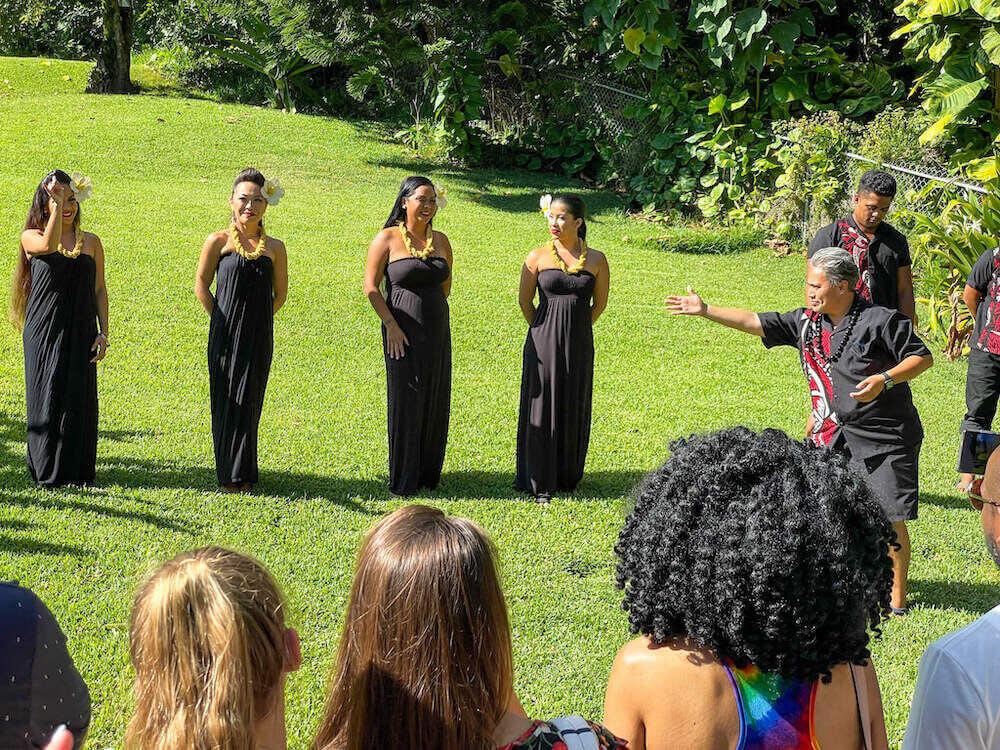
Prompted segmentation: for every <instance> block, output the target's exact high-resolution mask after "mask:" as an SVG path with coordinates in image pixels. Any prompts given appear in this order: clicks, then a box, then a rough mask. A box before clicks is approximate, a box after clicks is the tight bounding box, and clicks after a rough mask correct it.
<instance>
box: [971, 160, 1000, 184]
mask: <svg viewBox="0 0 1000 750" xmlns="http://www.w3.org/2000/svg"><path fill="white" fill-rule="evenodd" d="M997 166H998V165H997V159H996V157H994V156H990V157H987V158H985V159H976V160H975V161H972V162H969V164H967V165H966V172H967V173H968V175H969V177H971V178H972V179H974V180H981V181H983V182H985V181H986V180H995V179H996V178H997V177H998V176H1000V170H998V169H997Z"/></svg>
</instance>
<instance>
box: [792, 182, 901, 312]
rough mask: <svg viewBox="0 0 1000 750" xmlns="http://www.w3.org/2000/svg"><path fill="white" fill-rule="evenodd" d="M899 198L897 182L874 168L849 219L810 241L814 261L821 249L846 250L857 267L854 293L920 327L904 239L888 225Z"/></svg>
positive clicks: (859, 184)
mask: <svg viewBox="0 0 1000 750" xmlns="http://www.w3.org/2000/svg"><path fill="white" fill-rule="evenodd" d="M895 197H896V180H895V179H894V178H893V176H892V175H890V174H889V173H888V172H883V171H881V170H877V169H873V170H870V171H868V172H865V173H864V174H863V175H861V180H860V181H859V182H858V191H857V193H855V194H854V209H853V211H852V212H851V213H850V215H848V216H845V217H844V218H842V219H838V220H837V221H835V222H833V223H832V224H828V225H827V226H825V227H823V228H822V229H820V230H819V231H818V232H817V233H816V236H815V237H813V240H812V242H810V243H809V252H808V256H809V257H810V258H811V257H812V256H813V253H815V252H816V251H817V250H819V249H820V248H824V247H842V248H843V249H844V250H846V251H847V252H849V253H850V254H851V257H852V258H854V263H855V264H856V265H857V267H858V274H859V279H858V285H857V288H856V289H855V291H856V292H857V293H858V294H859V295H860V296H861V297H863V298H864V299H866V300H867V301H869V302H871V303H872V304H875V305H882V307H888V308H889V309H890V310H898V311H899V312H901V313H902V314H903V315H905V316H906V317H908V318H909V319H910V320H912V321H913V324H914V325H916V324H917V317H916V303H915V301H914V297H913V275H912V273H911V272H910V247H909V245H908V244H907V242H906V237H904V236H903V234H902V233H901V232H900V231H899V230H898V229H896V228H895V227H893V226H892V225H891V224H889V222H887V221H885V220H884V219H885V215H886V213H888V211H889V207H890V206H891V205H892V201H893V199H894V198H895Z"/></svg>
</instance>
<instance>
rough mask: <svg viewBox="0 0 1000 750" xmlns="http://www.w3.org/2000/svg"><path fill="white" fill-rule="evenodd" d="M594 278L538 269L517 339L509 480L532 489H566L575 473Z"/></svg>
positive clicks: (590, 379)
mask: <svg viewBox="0 0 1000 750" xmlns="http://www.w3.org/2000/svg"><path fill="white" fill-rule="evenodd" d="M595 282H596V279H595V277H594V275H593V274H591V273H590V272H588V271H580V272H579V273H577V274H568V273H565V272H564V271H562V270H560V269H558V268H547V269H545V270H543V271H540V272H539V274H538V307H537V308H536V310H535V316H534V318H533V319H532V321H531V325H530V326H529V328H528V336H527V340H526V341H525V342H524V365H523V369H522V372H521V409H520V414H519V416H518V421H517V477H516V479H515V482H514V484H515V487H516V488H517V489H518V490H519V491H521V492H528V493H531V494H532V495H541V494H551V493H553V492H572V491H573V490H574V489H575V488H576V485H577V484H578V483H579V481H580V479H581V478H582V477H583V466H584V463H585V462H586V460H587V446H588V444H589V442H590V409H591V399H592V397H593V390H594V333H593V327H592V324H591V319H590V308H591V299H592V297H593V294H594V283H595Z"/></svg>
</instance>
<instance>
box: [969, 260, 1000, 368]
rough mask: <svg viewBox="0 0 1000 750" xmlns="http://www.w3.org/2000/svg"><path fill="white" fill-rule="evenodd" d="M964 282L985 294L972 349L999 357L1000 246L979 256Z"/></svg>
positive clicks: (981, 303)
mask: <svg viewBox="0 0 1000 750" xmlns="http://www.w3.org/2000/svg"><path fill="white" fill-rule="evenodd" d="M965 283H966V286H970V287H972V288H973V289H975V290H976V291H977V292H979V293H980V294H981V295H982V297H981V298H980V300H979V307H977V308H976V327H975V328H974V329H973V331H972V338H971V339H970V340H969V346H971V347H972V348H973V349H978V350H979V351H981V352H989V353H990V354H998V355H1000V247H995V248H993V249H992V250H987V251H986V252H985V253H983V254H982V255H980V256H979V260H977V261H976V262H975V264H974V265H973V266H972V271H971V272H970V273H969V279H968V281H966V282H965Z"/></svg>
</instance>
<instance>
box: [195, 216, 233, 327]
mask: <svg viewBox="0 0 1000 750" xmlns="http://www.w3.org/2000/svg"><path fill="white" fill-rule="evenodd" d="M226 239H227V238H226V235H225V233H224V232H216V233H215V234H210V235H208V237H207V238H206V239H205V244H204V245H202V247H201V255H200V256H199V257H198V272H197V273H196V274H195V278H194V296H195V297H197V298H198V301H199V302H201V306H202V307H204V308H205V312H207V313H208V314H209V315H211V314H212V312H213V311H214V310H215V297H214V296H212V279H214V278H215V271H216V269H217V268H218V266H219V256H220V254H221V253H222V248H224V247H225V246H226Z"/></svg>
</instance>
